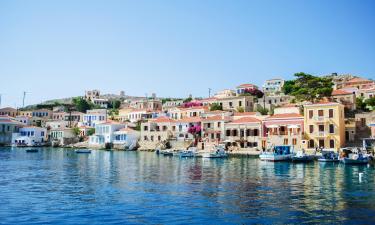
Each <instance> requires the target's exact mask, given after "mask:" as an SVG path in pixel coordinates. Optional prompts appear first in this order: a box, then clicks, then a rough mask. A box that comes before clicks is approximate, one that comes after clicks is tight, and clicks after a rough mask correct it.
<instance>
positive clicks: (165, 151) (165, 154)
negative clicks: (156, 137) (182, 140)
mask: <svg viewBox="0 0 375 225" xmlns="http://www.w3.org/2000/svg"><path fill="white" fill-rule="evenodd" d="M159 154H160V155H163V156H173V151H172V150H160V151H159Z"/></svg>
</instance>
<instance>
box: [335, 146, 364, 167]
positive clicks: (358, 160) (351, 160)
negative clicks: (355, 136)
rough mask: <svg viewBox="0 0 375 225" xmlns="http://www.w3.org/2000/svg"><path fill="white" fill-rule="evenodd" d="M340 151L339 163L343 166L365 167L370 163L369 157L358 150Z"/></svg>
mask: <svg viewBox="0 0 375 225" xmlns="http://www.w3.org/2000/svg"><path fill="white" fill-rule="evenodd" d="M341 151H342V155H343V156H342V157H341V159H340V160H341V162H342V163H344V164H353V165H354V164H355V165H366V164H368V163H369V162H370V159H371V158H370V156H369V155H367V154H365V153H363V152H362V151H361V149H360V148H354V149H350V148H344V149H342V150H341Z"/></svg>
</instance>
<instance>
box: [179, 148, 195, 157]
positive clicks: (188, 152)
mask: <svg viewBox="0 0 375 225" xmlns="http://www.w3.org/2000/svg"><path fill="white" fill-rule="evenodd" d="M197 155H198V150H197V148H196V147H190V148H188V149H187V150H182V151H180V152H179V153H178V156H180V157H181V158H184V157H196V156H197Z"/></svg>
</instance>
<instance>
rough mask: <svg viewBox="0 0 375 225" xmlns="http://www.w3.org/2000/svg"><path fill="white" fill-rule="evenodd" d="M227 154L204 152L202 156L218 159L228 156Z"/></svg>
mask: <svg viewBox="0 0 375 225" xmlns="http://www.w3.org/2000/svg"><path fill="white" fill-rule="evenodd" d="M227 157H228V155H227V154H215V153H205V154H202V158H211V159H214V158H216V159H218V158H227Z"/></svg>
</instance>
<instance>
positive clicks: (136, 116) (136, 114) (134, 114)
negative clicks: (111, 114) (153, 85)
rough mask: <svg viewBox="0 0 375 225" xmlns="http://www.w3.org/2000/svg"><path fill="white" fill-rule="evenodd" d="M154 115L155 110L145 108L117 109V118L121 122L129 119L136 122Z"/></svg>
mask: <svg viewBox="0 0 375 225" xmlns="http://www.w3.org/2000/svg"><path fill="white" fill-rule="evenodd" d="M155 117H156V112H152V111H150V110H147V109H134V108H125V109H120V110H119V115H118V119H119V120H120V121H122V122H125V121H129V122H132V123H136V122H138V121H141V120H146V119H151V118H155Z"/></svg>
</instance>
